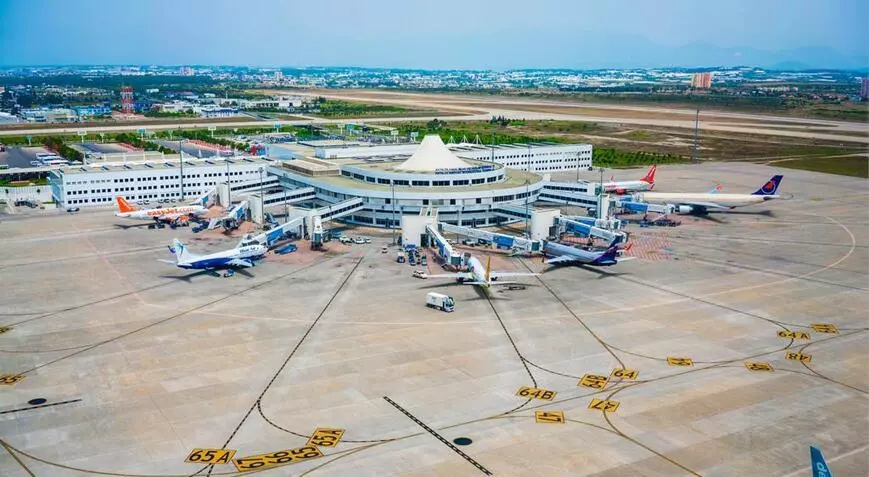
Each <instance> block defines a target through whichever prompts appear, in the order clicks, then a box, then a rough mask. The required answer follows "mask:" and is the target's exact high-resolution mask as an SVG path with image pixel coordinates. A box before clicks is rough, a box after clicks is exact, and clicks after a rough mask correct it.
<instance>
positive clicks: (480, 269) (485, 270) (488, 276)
mask: <svg viewBox="0 0 869 477" xmlns="http://www.w3.org/2000/svg"><path fill="white" fill-rule="evenodd" d="M467 264H468V271H466V272H456V273H445V274H439V275H427V278H454V279H455V280H456V282H458V283H461V284H464V285H477V286H479V287H482V288H489V287H490V286H496V285H511V284H514V283H518V282H511V281H500V280H499V279H500V278H504V277H536V276H537V275H539V273H524V272H493V271H492V269H491V266H492V257H488V259H487V260H486V266H485V267H484V266H483V264H482V263H480V260H478V259H477V257H474V256H471V257H470V258H468V260H467ZM496 281H497V282H496Z"/></svg>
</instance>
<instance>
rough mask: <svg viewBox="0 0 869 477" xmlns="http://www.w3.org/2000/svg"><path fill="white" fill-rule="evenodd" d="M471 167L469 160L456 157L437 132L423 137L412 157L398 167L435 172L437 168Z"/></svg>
mask: <svg viewBox="0 0 869 477" xmlns="http://www.w3.org/2000/svg"><path fill="white" fill-rule="evenodd" d="M463 167H471V166H470V165H469V164H468V163H467V162H465V161H463V160H461V159H459V158H458V157H456V156H455V155H454V154H453V153H452V152H451V151H450V150H449V149H447V146H445V145H444V142H443V141H441V137H440V136H438V135H437V134H430V135H428V136H426V137H424V138H423V139H422V142H421V143H420V145H419V147H418V148H417V149H416V151H415V152H414V153H413V155H412V156H410V158H409V159H408V160H406V161H404V162H402V163H401V164H399V165H398V166H396V169H400V170H403V171H422V172H434V171H435V170H437V169H456V168H463Z"/></svg>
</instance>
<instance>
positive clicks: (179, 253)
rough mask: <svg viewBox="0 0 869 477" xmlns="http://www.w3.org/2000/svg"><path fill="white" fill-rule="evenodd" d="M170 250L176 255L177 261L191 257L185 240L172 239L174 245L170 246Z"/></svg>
mask: <svg viewBox="0 0 869 477" xmlns="http://www.w3.org/2000/svg"><path fill="white" fill-rule="evenodd" d="M169 251H170V252H172V254H173V255H175V260H176V261H177V262H181V261H182V260H185V259H187V258H189V257H190V255H191V254H190V252H188V251H187V246H186V245H184V242H182V241H180V240H178V239H177V238H176V239H172V245H170V246H169Z"/></svg>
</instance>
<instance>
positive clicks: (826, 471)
mask: <svg viewBox="0 0 869 477" xmlns="http://www.w3.org/2000/svg"><path fill="white" fill-rule="evenodd" d="M809 453H810V454H811V456H812V477H833V473H832V472H830V468H829V467H827V461H825V460H824V454H821V449H818V448H817V447H814V446H809Z"/></svg>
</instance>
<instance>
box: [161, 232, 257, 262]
mask: <svg viewBox="0 0 869 477" xmlns="http://www.w3.org/2000/svg"><path fill="white" fill-rule="evenodd" d="M268 250H269V249H268V247H266V246H265V245H261V244H259V243H252V244H248V245H242V244H239V245H238V246H237V247H236V248H232V249H229V250H224V251H222V252H215V253H210V254H208V255H195V254H192V253H190V252H189V251H187V246H186V245H184V243H183V242H181V241H180V240H178V239H177V238H176V239H174V240H173V241H172V245H171V246H169V251H170V252H172V253H173V254H174V255H175V262H172V261H171V260H161V261H163V262H167V263H171V264H174V265H176V266H178V268H184V269H188V270H219V269H226V268H247V267H253V266H255V265H256V260H258V259H260V258H262V257H264V256H265V254H266V252H268Z"/></svg>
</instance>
